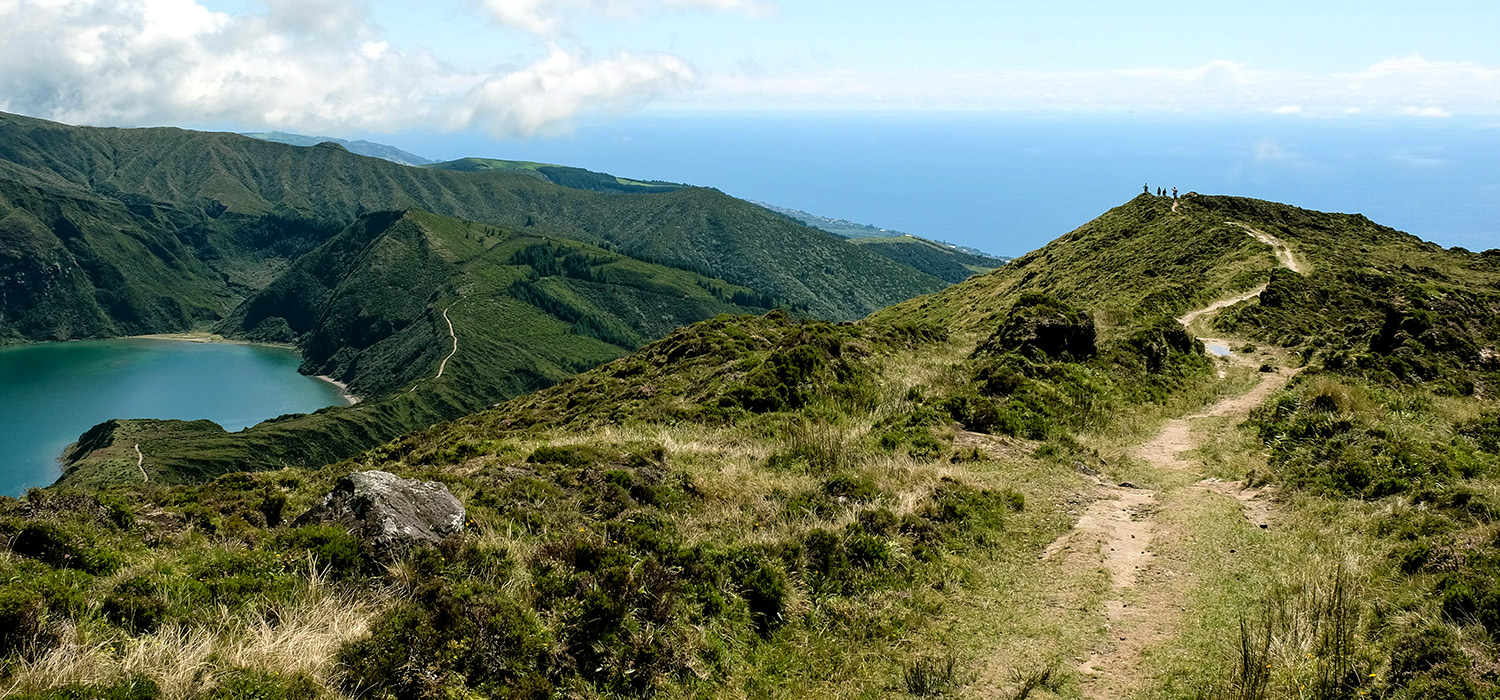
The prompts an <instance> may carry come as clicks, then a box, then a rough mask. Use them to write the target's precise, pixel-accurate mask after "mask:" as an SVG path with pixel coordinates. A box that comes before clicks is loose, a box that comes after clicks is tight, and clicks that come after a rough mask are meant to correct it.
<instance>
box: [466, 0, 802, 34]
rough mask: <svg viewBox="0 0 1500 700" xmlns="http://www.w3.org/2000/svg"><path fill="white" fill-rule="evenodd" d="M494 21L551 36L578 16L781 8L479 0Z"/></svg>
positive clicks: (725, 2)
mask: <svg viewBox="0 0 1500 700" xmlns="http://www.w3.org/2000/svg"><path fill="white" fill-rule="evenodd" d="M479 4H480V6H482V7H483V8H484V9H485V10H487V11H488V12H489V14H490V17H491V18H492V19H494V20H495V21H497V22H499V23H501V24H504V25H508V26H512V27H516V28H517V29H522V30H525V31H528V32H531V33H533V34H538V35H542V36H547V37H553V36H556V35H558V34H561V33H563V32H564V31H565V30H566V28H567V27H568V25H569V24H571V23H572V22H574V21H576V20H577V19H578V18H579V17H601V16H602V17H611V18H619V19H634V18H640V17H644V16H646V15H649V14H654V13H659V12H663V11H668V10H679V11H681V10H706V11H711V12H738V13H742V14H745V15H748V16H750V17H768V16H772V15H775V14H777V13H778V12H780V6H779V5H777V4H776V3H775V2H773V1H772V0H479Z"/></svg>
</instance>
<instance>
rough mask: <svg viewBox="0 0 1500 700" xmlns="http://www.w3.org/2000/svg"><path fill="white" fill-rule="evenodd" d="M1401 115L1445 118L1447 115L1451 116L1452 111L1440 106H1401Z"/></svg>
mask: <svg viewBox="0 0 1500 700" xmlns="http://www.w3.org/2000/svg"><path fill="white" fill-rule="evenodd" d="M1401 115H1402V116H1407V117H1428V118H1435V119H1445V118H1447V117H1451V116H1453V113H1452V112H1449V111H1448V110H1446V109H1443V108H1442V107H1403V108H1401Z"/></svg>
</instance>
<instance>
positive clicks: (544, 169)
mask: <svg viewBox="0 0 1500 700" xmlns="http://www.w3.org/2000/svg"><path fill="white" fill-rule="evenodd" d="M426 167H429V168H432V169H434V170H455V171H458V172H465V173H490V172H504V173H516V174H520V175H526V176H527V177H534V178H536V179H538V180H541V181H543V182H550V183H552V184H554V185H558V186H561V187H571V188H573V189H578V190H588V191H591V192H615V193H624V194H649V193H653V192H654V193H662V192H674V191H677V190H680V189H684V188H686V187H688V185H683V184H679V183H675V182H662V181H659V180H649V181H647V180H629V179H626V178H623V177H617V176H615V175H610V174H608V173H600V172H594V171H592V170H585V169H583V168H573V167H568V166H564V165H554V164H552V163H535V162H532V161H525V160H499V159H496V158H460V159H458V160H450V161H447V162H443V163H432V164H429V165H427V166H426Z"/></svg>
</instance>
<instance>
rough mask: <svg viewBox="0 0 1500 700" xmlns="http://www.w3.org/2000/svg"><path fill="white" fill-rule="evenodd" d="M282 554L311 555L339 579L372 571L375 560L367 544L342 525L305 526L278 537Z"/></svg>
mask: <svg viewBox="0 0 1500 700" xmlns="http://www.w3.org/2000/svg"><path fill="white" fill-rule="evenodd" d="M276 545H277V547H279V548H280V549H281V550H282V551H286V552H294V553H303V552H305V553H307V554H309V555H311V556H312V559H313V563H314V565H315V566H317V567H318V569H320V570H322V571H325V572H327V573H328V574H329V575H330V576H332V577H333V578H335V579H343V578H349V577H353V576H358V575H360V574H363V573H367V572H368V571H370V570H371V567H372V566H373V564H372V561H373V560H372V558H371V557H370V556H369V552H368V551H367V549H366V547H365V545H364V543H363V542H362V541H361V540H360V539H359V538H358V537H355V536H354V535H351V534H349V531H348V530H345V529H344V528H343V527H341V526H339V525H304V526H302V527H299V528H294V529H291V530H286V531H284V532H281V533H279V534H278V535H277V537H276Z"/></svg>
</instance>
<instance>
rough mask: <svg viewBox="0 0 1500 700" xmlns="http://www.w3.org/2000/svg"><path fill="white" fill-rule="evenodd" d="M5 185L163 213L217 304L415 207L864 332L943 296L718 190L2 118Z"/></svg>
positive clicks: (123, 223)
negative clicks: (857, 325) (759, 297)
mask: <svg viewBox="0 0 1500 700" xmlns="http://www.w3.org/2000/svg"><path fill="white" fill-rule="evenodd" d="M543 171H547V169H546V168H543ZM563 171H567V172H563ZM538 172H542V171H538ZM547 172H551V171H547ZM595 175H597V174H587V171H579V172H577V173H575V172H572V171H571V170H570V169H561V170H559V172H556V173H553V174H552V176H551V177H556V178H558V179H559V181H568V182H569V184H577V183H572V181H571V180H569V178H572V177H573V176H577V177H579V178H583V179H585V180H587V179H589V178H594V176H595ZM0 179H5V180H10V181H13V182H15V183H17V185H19V186H22V187H29V188H33V189H37V190H41V191H45V192H48V193H52V194H55V195H57V196H67V197H71V198H74V199H78V200H87V201H91V202H94V203H95V205H94V208H95V209H97V210H98V211H100V212H104V213H107V214H108V216H109V221H110V222H111V223H112V224H115V225H118V226H119V227H120V228H127V227H130V226H135V227H139V226H141V224H140V222H138V221H129V220H127V218H126V217H125V214H124V212H128V211H130V210H131V209H132V208H143V207H144V208H148V209H150V210H152V211H158V210H159V211H160V213H159V214H156V215H154V216H155V217H156V218H157V219H160V220H161V221H162V223H161V224H159V225H154V226H153V227H152V229H151V233H152V235H154V236H156V237H158V238H164V237H170V238H175V239H176V243H175V246H177V247H179V248H181V249H182V251H183V252H184V254H186V255H187V256H188V257H189V258H190V260H188V263H189V264H199V265H202V266H205V267H207V268H208V269H210V270H211V271H212V274H210V275H207V277H208V278H209V279H207V280H204V281H202V282H201V283H200V286H203V285H206V286H207V288H208V289H209V290H210V292H211V291H212V290H213V287H214V285H219V286H221V287H222V286H223V285H226V284H227V285H228V287H229V291H230V292H231V293H233V294H237V295H240V296H248V295H249V294H251V293H253V292H255V291H259V290H260V289H262V288H264V287H265V286H266V285H267V284H269V283H270V281H271V280H272V279H274V278H275V277H276V275H277V274H278V273H279V272H280V271H281V270H283V269H285V268H286V267H287V266H289V265H290V264H291V263H292V262H293V261H295V260H296V259H297V257H299V256H300V255H302V254H304V253H306V252H307V251H309V250H311V249H313V248H314V247H316V246H317V245H319V244H321V243H322V242H323V241H324V240H327V239H328V238H329V237H331V236H332V235H334V234H336V233H337V232H339V231H341V230H343V228H344V227H345V226H348V225H349V224H350V223H352V222H354V221H355V220H357V219H358V218H359V217H360V216H362V215H364V214H367V213H370V212H377V211H389V210H397V209H407V208H421V209H425V210H428V211H433V212H436V213H438V214H442V215H447V216H456V217H460V218H464V219H468V220H473V221H480V222H483V223H487V224H490V225H494V226H500V227H503V228H506V229H507V230H521V229H527V230H529V231H530V232H532V233H534V234H537V235H548V236H557V237H561V238H568V239H571V240H578V241H583V242H586V243H590V244H594V245H601V246H606V247H610V248H612V249H615V250H617V251H619V252H622V253H624V254H626V255H629V256H631V257H635V258H638V259H643V260H649V261H652V262H656V263H658V264H664V265H669V266H672V267H677V268H679V269H684V270H690V271H694V272H698V273H699V274H704V275H707V276H712V277H718V278H720V279H723V280H726V281H728V282H730V283H733V284H737V285H741V286H744V287H749V288H751V289H754V290H756V291H757V292H759V293H762V294H768V295H771V296H774V297H776V298H778V299H783V300H786V301H788V302H789V303H792V304H795V305H797V306H799V307H805V308H806V309H808V310H809V311H810V312H811V313H813V314H816V315H818V316H822V317H827V318H833V319H847V318H853V317H857V316H859V315H862V314H865V313H868V312H869V311H872V310H874V309H876V308H879V307H881V306H884V305H886V304H889V303H892V302H894V301H898V300H900V299H905V298H908V297H911V296H914V295H916V294H920V293H923V292H928V291H932V290H934V289H937V288H939V287H941V286H942V284H943V282H942V281H941V280H939V279H937V278H934V277H931V276H929V275H926V274H923V273H920V272H916V271H914V270H913V269H912V268H909V267H906V266H903V265H899V264H897V263H895V262H892V261H890V260H888V259H886V258H883V257H881V256H879V255H875V254H873V253H871V252H869V251H864V250H861V249H859V248H856V247H854V246H852V245H850V244H848V243H847V242H845V241H843V240H841V239H839V238H837V237H835V236H832V235H831V234H827V233H824V232H820V231H816V230H814V229H810V228H808V227H805V226H802V225H800V224H798V223H796V222H793V221H790V220H788V219H786V218H784V217H780V216H777V215H775V214H773V213H771V212H768V211H766V210H764V209H762V208H760V207H757V206H755V205H753V204H749V203H747V202H742V201H740V200H736V199H734V198H731V197H728V196H725V195H723V194H722V193H719V192H717V191H714V190H708V189H701V188H683V189H673V190H672V191H666V192H660V193H654V194H622V193H613V192H594V191H589V190H588V189H575V188H573V187H562V186H557V185H553V184H551V183H550V182H544V181H541V180H538V179H536V178H535V177H530V176H527V175H524V174H518V173H515V172H504V171H501V172H494V171H488V172H463V171H457V170H448V169H440V168H436V169H435V168H411V167H405V166H400V165H397V164H394V163H390V162H386V161H383V160H378V159H372V158H366V157H363V156H357V155H354V154H352V153H349V152H348V151H347V150H345V149H344V148H343V147H340V146H337V145H335V144H326V145H322V146H315V147H312V148H297V147H293V146H287V145H284V144H278V143H272V142H268V141H261V140H256V139H251V138H248V137H244V136H239V135H237V134H223V133H205V132H193V131H184V130H180V129H94V128H80V127H70V126H65V125H62V124H57V123H53V122H46V121H42V120H36V119H28V118H25V117H20V116H15V115H0ZM585 185H586V183H585ZM638 185H639V183H637V184H630V183H626V184H625V185H622V187H625V186H628V187H627V188H634V187H637V186H638ZM667 189H671V188H667ZM54 224H55V225H54ZM79 224H80V222H75V221H72V220H66V221H60V222H54V223H53V224H49V227H46V228H41V229H37V231H38V232H43V231H44V232H46V233H48V234H50V237H51V238H55V239H58V240H57V241H53V240H51V239H50V238H49V239H48V240H46V241H44V242H43V243H40V244H38V245H43V246H44V247H56V246H58V245H61V243H60V242H59V241H61V240H62V239H65V238H67V237H68V235H69V231H71V230H72V228H74V227H77V226H78V225H79ZM36 235H42V234H41V233H37V234H36ZM96 252H98V250H97V249H96ZM149 252H150V253H151V254H152V256H153V257H156V258H162V259H170V258H171V256H172V249H171V248H170V247H166V246H165V244H163V250H162V251H161V252H160V254H157V251H155V250H154V249H151V250H149ZM105 262H106V263H107V264H108V265H109V266H110V267H113V268H116V269H119V270H121V271H123V274H122V277H123V278H124V280H125V281H126V284H127V285H134V284H139V283H140V282H139V281H140V280H144V279H146V278H147V277H148V275H146V274H145V273H146V272H147V271H148V270H149V269H150V267H151V266H153V265H159V264H160V263H159V262H158V261H155V260H147V259H145V258H143V257H142V256H141V254H139V253H138V252H136V251H134V250H132V249H129V248H128V247H127V249H126V250H122V251H118V252H113V251H110V257H108V258H107V259H106V260H105ZM137 273H140V274H137ZM84 279H86V280H87V281H88V282H89V284H88V285H83V283H82V281H79V282H78V283H77V288H76V289H75V288H74V287H51V288H49V289H48V293H49V294H52V295H55V296H56V299H55V300H53V301H50V302H49V303H52V304H54V305H58V306H64V307H67V308H68V309H69V310H70V311H73V310H76V313H77V315H84V314H86V313H88V310H89V307H90V305H91V302H90V300H89V299H88V297H90V296H93V295H94V294H99V293H109V290H108V289H107V287H109V284H107V282H110V281H111V280H108V279H106V278H102V277H101V278H98V279H96V278H94V277H92V276H89V275H88V274H87V269H85V276H84V277H82V278H80V280H84ZM96 290H98V291H96ZM143 293H144V292H143ZM194 293H195V295H196V297H201V296H203V295H204V294H207V293H209V292H200V291H197V290H194ZM231 305H232V304H231ZM225 310H226V311H227V308H226V309H225ZM12 313H19V312H12ZM105 313H106V314H109V313H110V312H109V310H108V309H105ZM111 318H112V317H111ZM116 320H117V321H118V319H116ZM68 327H69V326H67V324H66V323H65V322H64V321H62V320H58V321H57V323H55V324H52V325H51V327H48V328H45V329H41V330H38V331H35V332H32V333H31V335H30V336H29V337H56V336H58V335H62V334H66V333H67V331H66V330H65V329H66V328H68ZM159 330H169V329H166V328H162V329H159ZM19 333H20V331H19V330H11V331H10V334H11V335H16V334H19Z"/></svg>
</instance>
